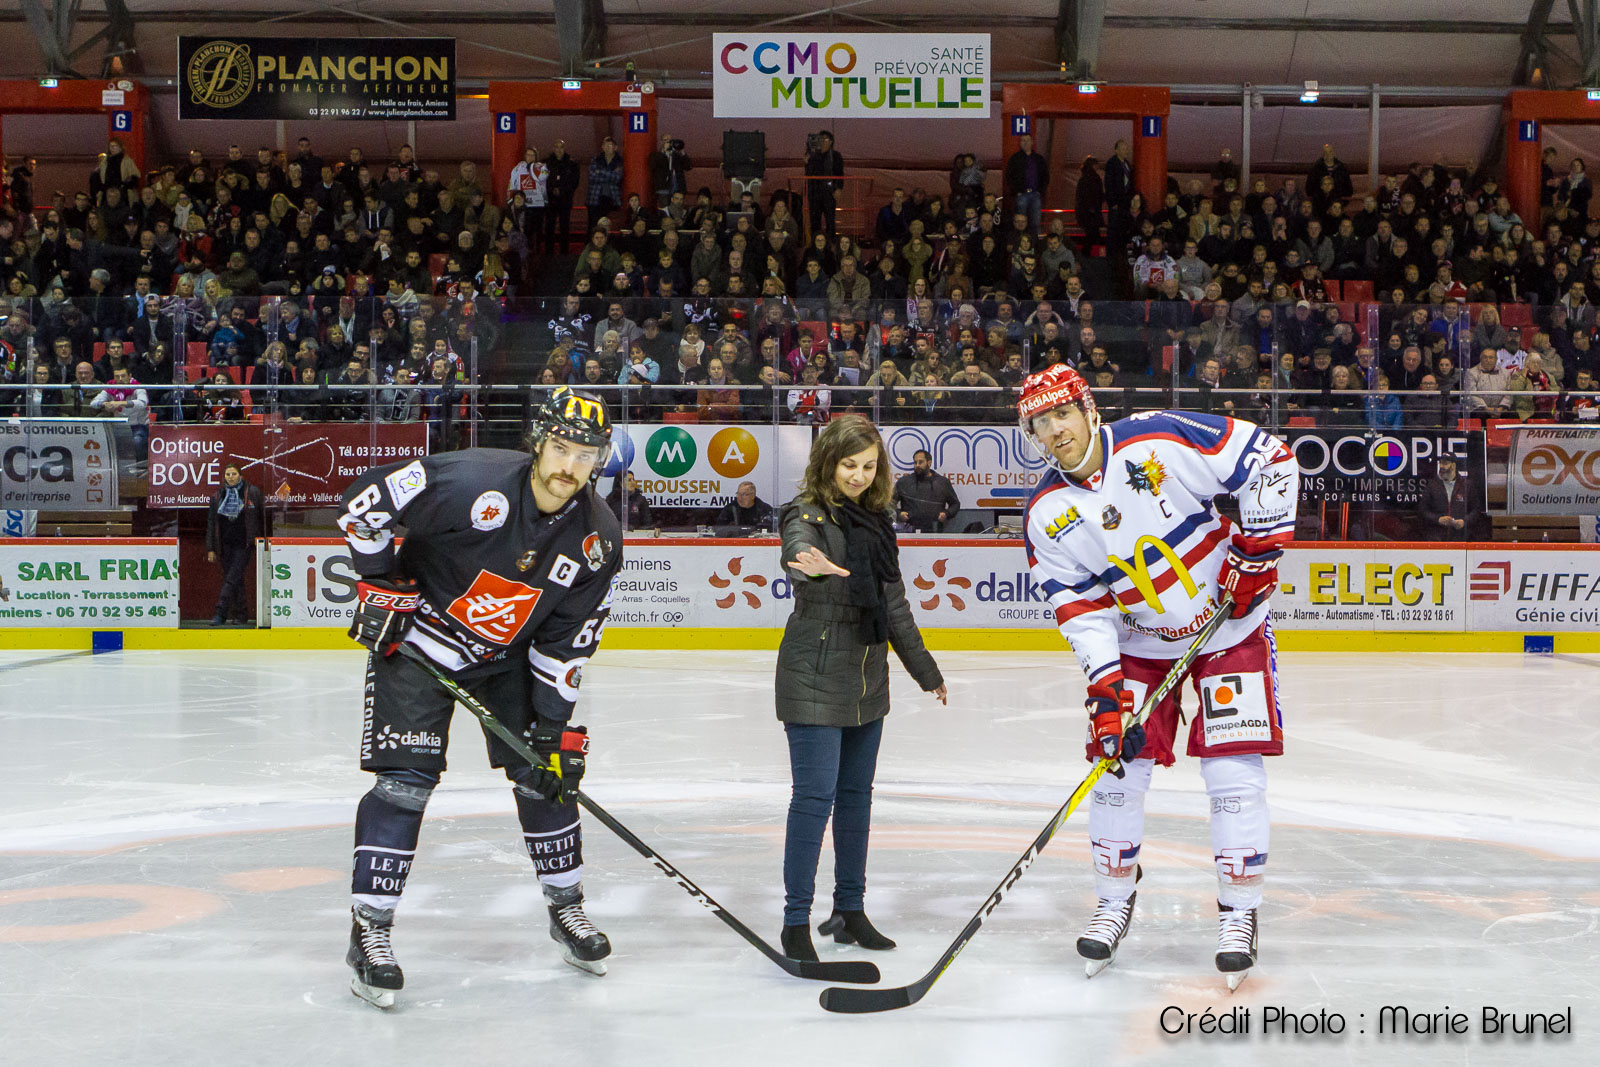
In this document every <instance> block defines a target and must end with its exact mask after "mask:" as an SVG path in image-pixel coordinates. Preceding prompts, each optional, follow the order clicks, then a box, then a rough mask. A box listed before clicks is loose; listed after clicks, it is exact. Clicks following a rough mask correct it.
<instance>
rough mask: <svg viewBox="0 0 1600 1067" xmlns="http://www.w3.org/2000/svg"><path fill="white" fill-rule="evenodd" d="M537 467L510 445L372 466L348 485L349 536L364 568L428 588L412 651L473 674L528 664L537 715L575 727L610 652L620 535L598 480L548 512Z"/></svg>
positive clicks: (342, 522) (371, 574)
mask: <svg viewBox="0 0 1600 1067" xmlns="http://www.w3.org/2000/svg"><path fill="white" fill-rule="evenodd" d="M532 467H533V457H531V456H529V455H528V454H527V453H525V452H513V451H509V450H506V449H499V448H473V449H467V450H465V451H461V452H448V453H445V454H443V455H438V456H428V457H426V458H424V459H418V460H411V461H409V462H405V463H393V464H390V465H389V466H386V467H374V468H373V469H371V470H369V471H367V472H366V473H365V474H363V475H361V476H360V477H359V478H357V479H356V480H355V481H354V482H352V483H351V485H350V487H349V488H348V489H346V490H345V492H344V497H343V502H344V508H345V510H344V513H343V514H342V515H341V516H340V517H339V528H340V529H342V530H343V531H344V533H345V540H346V541H348V542H349V544H350V554H351V559H352V562H353V564H354V567H355V571H356V573H357V574H359V575H361V576H362V577H364V578H375V577H385V576H396V577H406V578H411V579H413V580H415V581H416V583H417V586H418V591H419V592H420V593H421V604H420V606H419V607H418V609H417V614H416V617H415V619H414V621H413V625H412V627H411V629H410V630H409V631H408V632H407V633H406V638H405V640H406V643H407V644H411V645H415V646H416V647H417V648H418V649H420V650H421V651H422V652H424V653H426V654H427V656H428V658H429V659H431V660H433V661H434V662H435V663H437V664H439V666H441V667H443V668H445V669H447V670H450V671H452V672H455V673H456V674H457V675H458V676H460V677H462V678H463V679H464V680H470V679H473V678H478V677H482V676H485V675H489V674H496V673H499V672H501V671H505V670H515V669H518V668H519V667H520V665H521V664H522V663H523V662H526V664H527V666H528V669H529V670H531V671H532V673H533V677H534V680H535V684H534V686H533V687H532V690H533V710H534V711H535V712H537V713H538V714H539V715H540V716H541V717H543V718H546V719H555V720H559V721H562V722H565V721H566V720H568V719H570V718H571V717H572V707H573V704H574V702H575V701H576V700H577V698H578V683H579V680H580V678H581V675H582V670H583V666H584V664H586V663H587V662H588V661H589V657H590V656H592V655H594V653H595V652H596V651H597V650H598V649H599V647H600V634H601V631H602V630H603V629H604V628H605V622H606V616H607V615H608V614H609V611H610V607H611V595H610V593H611V580H612V578H613V577H614V576H615V575H616V573H617V571H618V570H620V569H621V567H622V530H621V527H620V526H619V524H618V523H617V519H616V516H615V515H613V514H612V512H611V509H610V508H608V507H606V506H605V504H604V503H603V502H602V501H600V500H598V499H596V497H595V495H594V490H593V488H592V487H589V486H585V487H584V488H582V489H580V490H579V491H578V492H577V494H575V495H574V496H573V498H572V499H571V500H570V501H568V502H567V504H566V506H564V507H563V508H562V509H561V510H560V511H558V512H556V513H555V514H553V515H543V514H540V512H539V507H538V505H537V504H536V503H535V502H534V498H533V489H532V487H531V485H530V482H529V475H530V473H531V471H532ZM402 526H403V527H404V531H403V537H404V540H403V541H402V542H401V544H400V545H399V547H398V548H397V547H396V545H395V537H396V532H397V531H396V527H402Z"/></svg>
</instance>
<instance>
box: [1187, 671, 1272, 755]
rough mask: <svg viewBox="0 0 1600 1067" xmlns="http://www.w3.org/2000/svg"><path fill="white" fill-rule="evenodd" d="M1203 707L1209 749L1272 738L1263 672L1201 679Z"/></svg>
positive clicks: (1201, 702) (1205, 738)
mask: <svg viewBox="0 0 1600 1067" xmlns="http://www.w3.org/2000/svg"><path fill="white" fill-rule="evenodd" d="M1200 707H1201V709H1202V716H1203V717H1202V720H1201V721H1202V724H1203V726H1202V729H1203V730H1204V740H1205V744H1206V746H1207V747H1208V748H1209V747H1211V746H1212V745H1231V744H1235V743H1237V742H1240V741H1258V742H1260V741H1271V740H1272V722H1271V720H1270V718H1269V712H1268V709H1267V686H1266V680H1265V678H1263V677H1262V674H1261V672H1260V671H1247V672H1241V673H1239V674H1224V675H1219V676H1217V677H1215V678H1202V679H1200Z"/></svg>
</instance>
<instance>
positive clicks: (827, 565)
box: [789, 546, 850, 578]
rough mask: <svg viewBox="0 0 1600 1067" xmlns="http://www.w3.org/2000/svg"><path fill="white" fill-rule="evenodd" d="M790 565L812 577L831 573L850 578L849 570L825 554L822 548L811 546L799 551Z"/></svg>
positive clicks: (820, 576)
mask: <svg viewBox="0 0 1600 1067" xmlns="http://www.w3.org/2000/svg"><path fill="white" fill-rule="evenodd" d="M789 566H791V567H793V568H794V569H795V570H797V571H799V572H800V573H802V574H806V575H810V576H811V577H812V578H822V577H826V576H829V575H836V576H838V577H840V578H848V577H849V576H850V572H849V571H847V570H845V569H844V568H843V567H841V566H839V565H838V564H837V563H835V562H833V561H832V560H831V559H829V558H828V557H827V556H824V555H823V554H822V550H821V549H820V548H815V547H810V546H808V547H806V548H803V549H801V550H800V551H799V552H797V553H796V554H795V557H794V560H793V561H792V562H791V563H790V564H789Z"/></svg>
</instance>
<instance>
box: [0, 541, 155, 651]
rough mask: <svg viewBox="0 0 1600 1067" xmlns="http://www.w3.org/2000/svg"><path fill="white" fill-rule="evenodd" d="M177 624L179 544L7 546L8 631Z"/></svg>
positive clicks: (1, 595) (1, 571) (1, 589)
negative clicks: (16, 629) (63, 627)
mask: <svg viewBox="0 0 1600 1067" xmlns="http://www.w3.org/2000/svg"><path fill="white" fill-rule="evenodd" d="M177 625H178V542H177V541H176V540H175V539H163V538H75V537H38V538H28V537H18V538H7V539H5V540H0V629H6V628H17V627H42V626H74V627H90V628H94V629H107V630H122V629H127V628H130V627H135V626H141V627H143V626H165V627H176V626H177ZM0 643H3V642H0Z"/></svg>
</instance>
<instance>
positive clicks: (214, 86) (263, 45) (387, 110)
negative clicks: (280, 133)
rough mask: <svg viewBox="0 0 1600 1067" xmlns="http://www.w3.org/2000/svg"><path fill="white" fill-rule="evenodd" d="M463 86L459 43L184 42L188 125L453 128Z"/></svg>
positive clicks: (183, 114) (182, 97)
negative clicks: (442, 124)
mask: <svg viewBox="0 0 1600 1067" xmlns="http://www.w3.org/2000/svg"><path fill="white" fill-rule="evenodd" d="M455 79H456V42H455V38H453V37H179V38H178V118H180V119H230V120H231V119H295V120H299V119H367V120H370V119H405V120H409V121H418V122H420V121H426V120H428V119H453V118H455V117H456V82H455ZM319 177H320V176H319V175H315V174H308V175H306V176H305V178H306V181H307V182H309V183H315V182H316V181H317V179H318V178H319Z"/></svg>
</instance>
